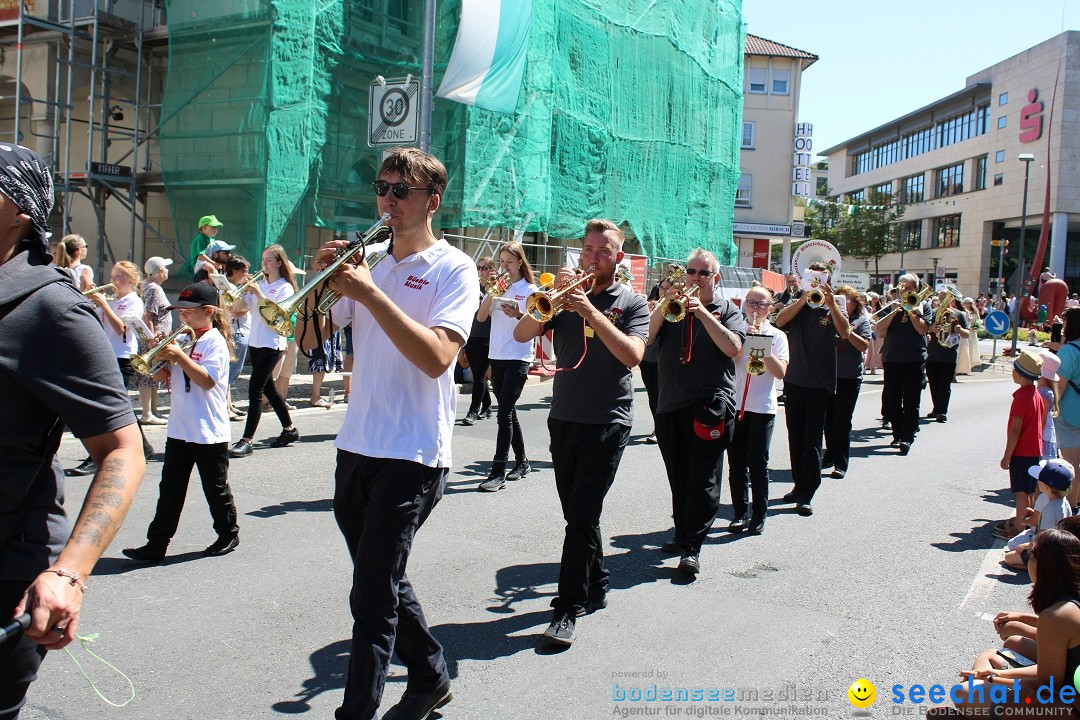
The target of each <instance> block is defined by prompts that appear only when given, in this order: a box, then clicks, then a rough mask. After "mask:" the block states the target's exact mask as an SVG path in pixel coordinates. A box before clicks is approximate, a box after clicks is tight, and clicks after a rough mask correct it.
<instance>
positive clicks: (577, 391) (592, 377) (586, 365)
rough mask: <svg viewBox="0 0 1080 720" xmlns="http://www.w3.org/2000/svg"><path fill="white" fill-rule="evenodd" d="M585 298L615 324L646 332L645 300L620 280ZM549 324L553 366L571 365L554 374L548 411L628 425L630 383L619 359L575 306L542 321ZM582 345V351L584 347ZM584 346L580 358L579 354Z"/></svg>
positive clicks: (566, 417)
mask: <svg viewBox="0 0 1080 720" xmlns="http://www.w3.org/2000/svg"><path fill="white" fill-rule="evenodd" d="M589 300H590V302H592V304H593V305H594V306H595V307H596V309H597V310H599V311H600V312H602V313H604V315H606V316H607V318H608V320H610V321H611V322H612V324H613V325H615V327H616V328H618V329H619V330H621V331H622V332H624V333H626V334H627V335H630V336H632V337H639V338H641V339H642V340H647V339H648V336H649V303H648V302H646V301H645V298H643V297H641V296H640V295H637V294H636V293H634V291H633V290H631V289H630V288H629V287H627V286H626V285H625V284H623V283H619V282H617V283H614V284H612V285H611V286H610V287H608V288H606V289H604V290H601V291H600V292H598V293H596V294H590V295H589ZM548 330H554V331H555V333H554V335H553V337H552V344H553V346H554V349H555V358H556V363H555V366H556V367H557V368H572V367H574V365H577V363H578V360H581V365H580V366H579V367H578V368H577V369H576V370H569V369H568V370H566V371H565V372H559V373H556V374H555V380H554V384H553V387H552V399H551V413H550V416H551V417H552V418H554V419H556V420H565V421H568V422H579V423H585V424H587V425H610V424H612V423H618V424H620V425H628V426H629V425H632V424H633V422H634V385H633V379H632V374H631V371H630V368H628V367H626V365H624V364H623V363H622V362H620V361H619V360H618V359H617V358H616V357H615V356H614V355H612V354H611V351H610V350H608V348H607V345H605V344H604V343H603V341H602V340H601V339H600V338H599V337H597V336H596V335H595V333H594V332H593V329H592V328H591V327H590V328H588V329H587V330H586V326H585V321H584V320H583V319H582V317H581V316H580V315H578V314H577V313H576V312H573V311H570V310H567V311H564V312H561V313H559V314H558V315H556V316H555V317H554V318H553V319H552V320H551V322H549V323H547V325H545V326H544V332H547V331H548ZM586 350H587V352H585V351H586ZM583 352H585V358H584V359H582V357H581V355H582V353H583Z"/></svg>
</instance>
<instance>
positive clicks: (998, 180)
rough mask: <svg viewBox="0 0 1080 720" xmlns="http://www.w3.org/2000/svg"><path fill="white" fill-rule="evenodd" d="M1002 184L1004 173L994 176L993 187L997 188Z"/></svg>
mask: <svg viewBox="0 0 1080 720" xmlns="http://www.w3.org/2000/svg"><path fill="white" fill-rule="evenodd" d="M1003 182H1005V173H998V174H997V175H995V176H994V187H997V186H998V185H1000V184H1001V183H1003Z"/></svg>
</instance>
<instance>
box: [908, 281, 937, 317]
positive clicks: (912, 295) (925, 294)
mask: <svg viewBox="0 0 1080 720" xmlns="http://www.w3.org/2000/svg"><path fill="white" fill-rule="evenodd" d="M933 294H934V288H932V287H930V286H929V285H927V286H925V287H924V288H923V289H922V290H919V291H918V292H916V291H914V290H912V291H911V292H909V293H905V294H904V305H903V307H904V312H915V311H916V310H918V309H919V307H920V306H921V305H922V304H923V301H924V300H926V299H927V298H929V297H930V296H931V295H933Z"/></svg>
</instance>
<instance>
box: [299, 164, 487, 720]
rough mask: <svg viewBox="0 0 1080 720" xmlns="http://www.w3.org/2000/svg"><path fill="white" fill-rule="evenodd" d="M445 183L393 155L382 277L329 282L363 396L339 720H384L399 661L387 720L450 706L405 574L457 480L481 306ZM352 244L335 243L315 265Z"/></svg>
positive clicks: (340, 476)
mask: <svg viewBox="0 0 1080 720" xmlns="http://www.w3.org/2000/svg"><path fill="white" fill-rule="evenodd" d="M446 180H447V176H446V168H445V167H444V166H443V164H442V163H441V162H440V161H439V160H438V159H437V158H435V157H433V156H432V155H429V154H428V153H425V152H423V151H421V150H417V149H416V148H395V149H394V150H392V151H390V153H389V154H388V155H387V157H386V159H385V160H383V162H382V165H381V166H380V168H379V174H378V180H376V181H375V183H374V188H375V193H376V195H377V196H378V198H377V202H378V210H379V213H380V214H382V213H387V212H388V213H390V219H389V220H388V221H387V224H388V225H389V226H390V227H391V228H392V229H393V233H394V236H393V240H392V242H391V244H390V247H389V248H388V255H387V256H386V258H385V259H384V260H383V261H381V262H380V263H379V264H378V265H377V266H375V267H374V268H371V269H369V268H368V266H367V264H366V263H361V264H359V265H351V264H345V265H343V266H342V267H341V269H340V270H338V271H337V272H335V273H334V274H333V277H332V279H331V280H330V286H331V289H333V290H335V291H337V292H340V293H341V294H342V296H343V299H342V300H341V301H340V302H338V303H337V305H335V307H334V310H333V313H332V314H333V320H334V324H335V325H337V326H339V327H343V326H345V325H348V324H349V323H350V322H351V323H352V325H353V342H354V344H355V347H356V349H357V353H356V361H355V366H354V367H355V375H354V376H353V382H354V385H355V387H354V389H355V391H356V396H357V397H361V398H363V399H364V401H363V402H351V403H349V406H348V409H347V410H346V413H345V421H344V423H343V424H342V427H341V431H340V432H339V433H338V437H337V441H336V443H335V444H336V447H337V449H338V454H337V471H336V478H335V479H336V488H335V491H334V516H335V518H336V520H337V523H338V527H339V528H340V529H341V532H342V534H343V535H344V537H345V543H346V545H347V546H348V550H349V556H350V557H351V558H353V562H354V565H355V567H354V572H353V585H352V593H351V595H350V604H351V607H352V614H353V631H352V650H351V654H350V658H349V672H348V678H347V680H346V682H345V697H344V700H343V702H342V705H341V707H339V708H338V709H337V712H336V713H335V717H336V718H337V720H371V718H374V717H375V713H376V710H377V708H378V707H379V703H380V701H381V700H382V694H383V688H384V685H385V683H386V674H387V669H388V667H389V664H390V655H391V653H392V652H395V651H396V652H397V655H398V657H399V658H400V659H401V661H402V663H403V664H404V665H405V667H406V668H408V673H409V677H408V685H407V687H406V690H405V693H404V695H402V698H401V700H400V702H398V703H397V704H396V705H394V706H393V707H392V708H390V710H388V711H387V712H386V713H385V714H383V715H382V718H383V720H405V719H407V718H426V717H428V715H429V714H430V713H431V712H432V711H433V710H434V709H435V708H437V707H441V706H443V705H445V704H446V703H448V702H449V701H450V700H451V699H452V697H453V695H452V693H451V691H450V677H449V674H448V673H447V668H446V661H445V659H444V658H443V649H442V646H441V645H440V644H439V642H438V641H437V640H436V639H435V638H434V637H433V636H432V635H431V632H430V631H429V630H428V625H427V621H426V620H425V618H424V612H423V610H422V609H421V607H420V602H419V600H418V599H417V597H416V593H415V592H414V590H413V586H412V584H411V583H410V582H409V578H408V576H407V575H406V574H405V567H406V563H407V562H408V559H409V551H410V549H411V547H412V543H413V538H414V537H415V535H416V532H417V530H419V528H420V526H421V525H423V523H424V521H425V520H426V519H427V517H428V515H429V514H430V512H431V510H432V508H434V507H435V505H436V504H437V503H438V501H439V500H440V499H441V498H442V494H443V488H444V486H445V484H446V476H447V474H448V473H449V468H450V461H451V457H450V435H451V433H452V431H453V426H454V418H455V411H456V401H457V387H456V385H455V384H454V368H453V365H454V360H455V359H456V358H457V355H458V353H459V352H460V350H461V348H462V346H463V345H464V344H465V341H466V340H467V339H468V337H469V329H470V327H471V326H472V320H473V315H474V313H475V312H476V309H477V304H478V299H477V296H476V270H475V269H474V267H473V263H472V260H471V259H470V258H469V256H468V255H466V254H465V253H463V252H461V251H460V250H457V249H455V248H454V247H452V246H451V245H450V244H449V243H447V242H446V240H445V239H436V237H435V235H434V234H433V233H432V229H431V216H432V215H433V214H434V213H435V211H436V210H438V209H439V205H440V204H441V202H442V196H443V192H444V191H445V189H446ZM346 245H347V243H345V242H344V241H332V242H329V243H327V244H326V245H324V246H323V247H322V249H321V250H320V251H319V253H318V255H317V256H316V263H315V269H317V270H318V269H320V268H322V269H325V267H326V265H327V264H328V263H329V262H331V261H332V259H333V256H334V255H335V254H336V253H337V252H339V251H340V250H341V249H342V248H343V247H345V246H346ZM309 305H310V303H309ZM306 312H307V310H306V309H305V313H306ZM305 313H301V321H302V322H304V323H305V325H306V327H298V328H297V331H298V332H299V335H298V337H299V338H300V339H301V341H302V343H303V345H304V349H305V350H310V349H312V348H314V347H315V346H316V344H317V343H318V337H317V336H316V333H315V325H314V323H313V321H312V320H311V318H310V317H309V316H305ZM318 322H319V330H320V334H319V336H320V337H327V336H328V334H329V332H330V331H331V328H330V327H329V323H328V322H326V321H325V320H324V319H320V320H319V321H318Z"/></svg>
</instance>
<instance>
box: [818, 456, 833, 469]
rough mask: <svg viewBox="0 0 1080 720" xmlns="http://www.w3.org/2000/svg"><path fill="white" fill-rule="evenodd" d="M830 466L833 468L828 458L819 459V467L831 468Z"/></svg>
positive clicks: (830, 459)
mask: <svg viewBox="0 0 1080 720" xmlns="http://www.w3.org/2000/svg"><path fill="white" fill-rule="evenodd" d="M832 466H833V461H832V458H830V457H828V456H826V457H823V458H821V467H822V468H831V467H832Z"/></svg>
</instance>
